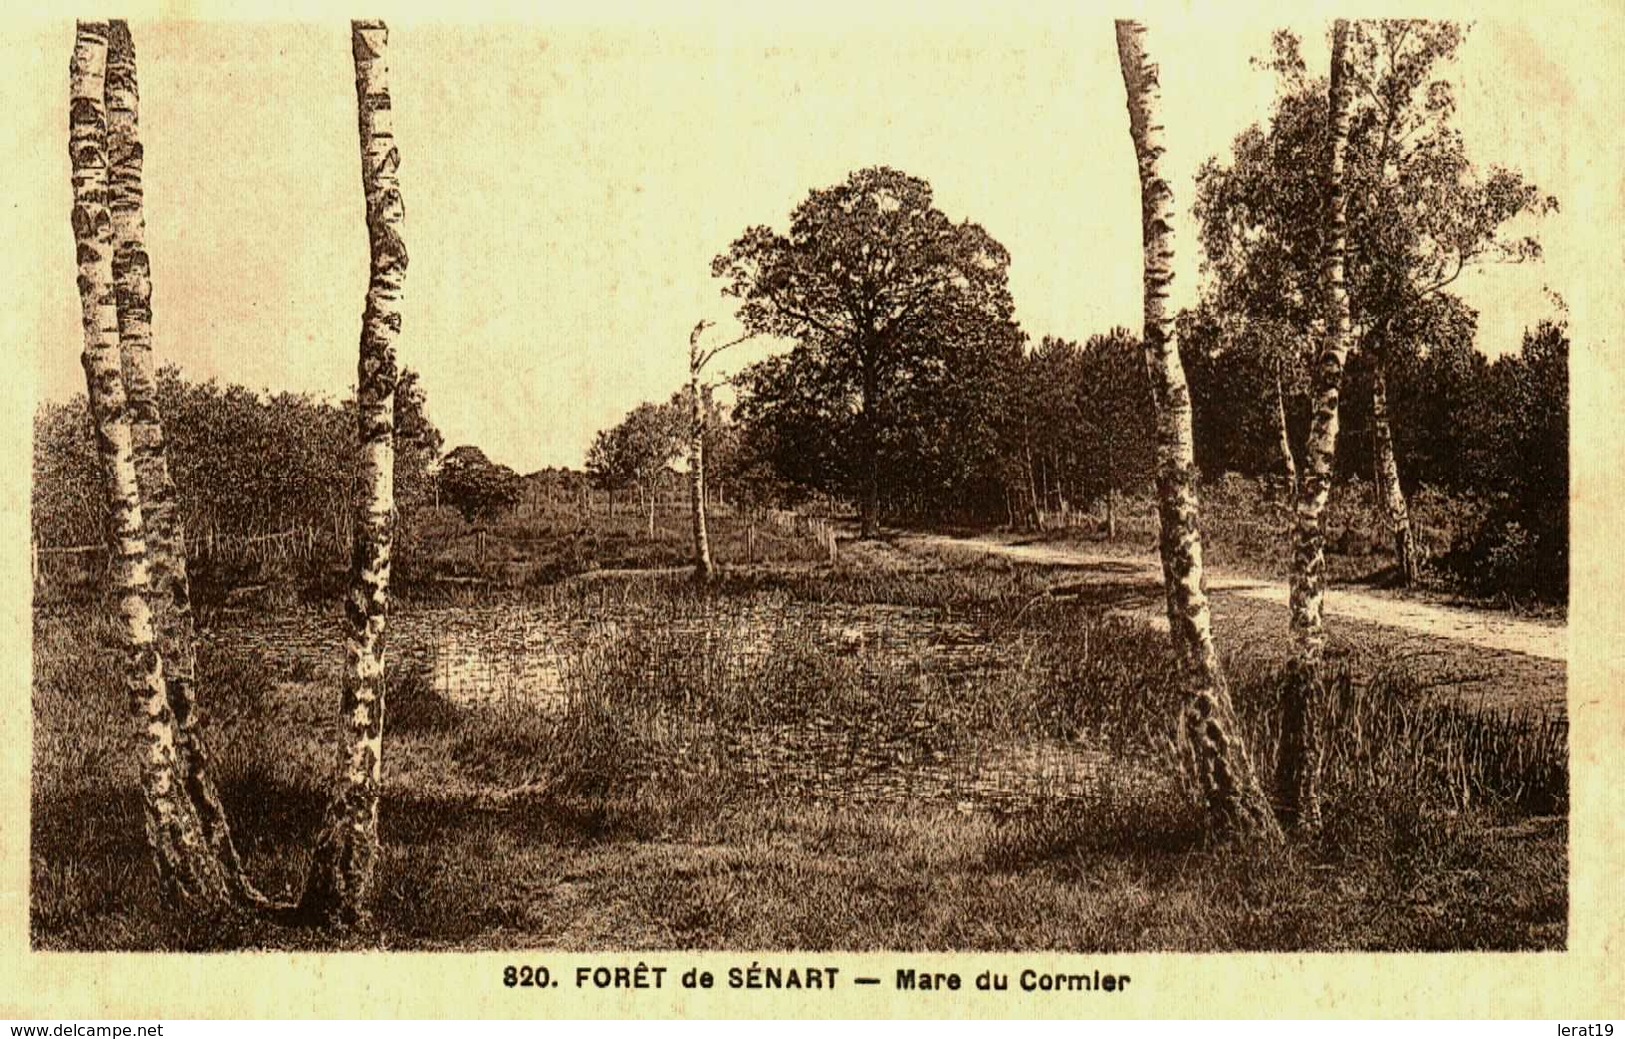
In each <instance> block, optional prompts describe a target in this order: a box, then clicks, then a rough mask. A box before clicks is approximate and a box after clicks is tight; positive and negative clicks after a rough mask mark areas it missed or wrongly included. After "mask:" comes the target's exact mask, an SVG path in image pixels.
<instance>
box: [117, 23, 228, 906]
mask: <svg viewBox="0 0 1625 1039" xmlns="http://www.w3.org/2000/svg"><path fill="white" fill-rule="evenodd" d="M108 33H109V40H108V52H107V81H106V97H107V151H108V162H109V170H108V188H109V199H108V207H109V209H110V211H111V214H112V221H113V243H114V244H113V281H114V285H115V295H116V298H117V301H118V326H119V353H120V356H121V361H122V373H123V379H124V387H125V393H126V397H127V401H128V409H129V422H130V439H131V446H132V454H133V461H134V464H135V473H136V481H137V484H138V486H139V489H140V494H141V505H142V519H143V521H144V525H145V531H146V542H147V557H148V559H149V560H150V562H151V583H152V594H151V597H150V598H151V603H152V615H153V626H154V633H155V636H156V642H157V646H158V654H159V656H160V657H161V658H162V660H163V665H164V678H165V686H166V691H167V694H168V697H169V708H170V711H171V713H172V714H173V715H174V718H175V756H176V760H177V762H178V765H179V771H180V776H181V781H182V785H183V787H184V789H185V792H186V795H187V797H188V798H189V799H190V800H191V802H192V806H193V809H194V810H195V811H196V812H197V816H198V820H199V822H200V823H201V825H202V827H203V834H204V838H205V840H206V842H207V843H208V845H209V848H210V849H211V850H212V852H213V853H214V855H215V856H216V857H218V858H219V860H220V865H221V868H222V869H223V871H224V876H225V878H226V881H227V883H228V884H230V885H231V886H232V889H233V892H234V894H236V895H237V896H238V897H241V898H244V899H246V900H249V901H258V900H259V893H258V892H257V891H255V890H254V888H253V885H252V884H250V883H249V882H248V879H247V877H246V876H245V875H244V873H243V868H242V862H241V860H240V858H239V856H238V854H237V848H236V845H235V844H234V843H233V841H232V838H231V826H230V824H229V822H228V821H227V818H226V811H225V808H224V807H223V806H222V805H221V803H220V796H219V794H218V793H217V792H216V791H215V785H214V777H213V773H212V772H211V771H210V767H209V750H208V746H207V743H206V741H205V739H204V730H203V719H202V715H201V712H200V711H199V709H198V705H197V693H196V680H197V646H196V637H195V633H194V629H193V620H192V594H191V587H190V584H189V582H188V580H187V573H186V536H185V530H184V527H183V525H182V522H181V516H180V510H179V508H178V507H177V503H176V499H175V482H174V480H173V479H172V478H171V477H170V474H169V462H168V459H167V457H166V454H165V449H164V427H163V417H162V415H161V414H160V412H159V408H158V385H157V377H156V375H155V373H154V370H153V368H154V365H153V351H152V281H151V265H150V263H149V260H148V257H147V248H146V219H145V216H144V214H143V206H142V202H143V192H142V186H141V167H142V159H143V153H142V147H141V134H140V109H139V104H140V92H139V88H138V85H137V80H136V60H135V42H134V40H133V39H132V38H131V36H130V27H129V24H128V23H127V22H125V21H123V20H121V19H115V20H114V21H112V22H111V23H110V24H109V27H108Z"/></svg>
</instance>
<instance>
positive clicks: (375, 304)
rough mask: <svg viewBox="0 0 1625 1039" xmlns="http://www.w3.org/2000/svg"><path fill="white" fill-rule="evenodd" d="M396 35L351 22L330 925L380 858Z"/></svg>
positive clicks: (314, 890)
mask: <svg viewBox="0 0 1625 1039" xmlns="http://www.w3.org/2000/svg"><path fill="white" fill-rule="evenodd" d="M388 45H389V30H388V29H387V28H386V27H385V25H384V23H383V22H382V21H353V22H351V23H350V49H351V53H352V55H353V57H354V59H355V92H356V107H357V126H358V129H359V132H360V142H361V180H362V187H363V189H364V190H365V192H366V197H367V238H368V242H369V245H370V247H371V254H372V271H371V278H370V280H369V282H368V285H367V303H366V309H365V311H364V312H363V314H362V318H361V347H360V360H359V362H358V364H357V370H356V403H357V408H356V413H357V431H358V434H359V439H358V447H359V454H360V457H359V459H358V462H359V465H358V472H357V480H356V498H355V512H356V522H355V531H354V551H353V554H352V557H351V572H350V591H349V594H348V596H347V598H346V600H345V609H344V612H345V622H346V630H345V669H344V684H343V690H342V693H341V696H340V710H339V748H338V762H337V774H336V775H335V777H334V782H335V790H334V796H333V800H332V803H331V804H330V805H329V807H328V811H327V819H326V821H325V822H324V824H323V828H322V832H321V833H320V835H319V836H318V837H317V840H316V848H315V851H314V853H313V856H312V862H311V872H310V878H309V880H308V881H307V883H306V887H305V895H304V901H303V906H304V908H305V910H306V911H307V912H309V913H311V914H313V915H315V916H318V917H321V918H324V919H325V920H326V921H328V922H329V923H333V924H337V925H341V926H348V925H353V924H359V923H362V922H364V921H365V919H366V917H367V915H368V914H367V897H368V893H369V890H370V888H371V885H372V878H373V873H374V871H375V869H376V866H377V861H378V797H379V790H380V787H381V785H382V777H383V772H382V751H383V732H384V627H385V618H386V615H387V613H388V604H389V563H390V547H391V540H392V539H393V536H394V524H395V488H394V482H393V469H394V466H393V460H394V453H395V452H394V446H395V383H396V378H397V370H396V364H395V338H396V336H397V335H398V334H399V333H400V330H401V311H400V302H401V291H402V285H403V283H404V281H405V276H406V264H407V256H406V246H405V244H404V243H403V242H402V240H401V227H402V224H403V223H404V221H405V216H406V212H405V207H404V205H403V203H402V200H401V192H400V185H399V182H398V180H397V177H396V171H397V169H398V168H399V166H400V153H399V151H397V149H396V146H395V134H394V121H393V119H392V113H391V109H390V95H389V64H388V58H387V55H388Z"/></svg>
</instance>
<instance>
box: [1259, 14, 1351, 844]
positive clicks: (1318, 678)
mask: <svg viewBox="0 0 1625 1039" xmlns="http://www.w3.org/2000/svg"><path fill="white" fill-rule="evenodd" d="M1348 28H1349V26H1348V22H1347V21H1345V20H1343V19H1338V20H1337V22H1336V23H1335V24H1334V25H1333V27H1332V70H1331V87H1330V90H1329V91H1328V96H1327V108H1328V116H1327V119H1328V122H1329V123H1330V127H1331V145H1332V147H1331V157H1330V160H1329V162H1328V165H1327V169H1326V208H1325V221H1326V234H1325V249H1326V252H1325V256H1324V257H1323V263H1324V267H1325V273H1324V277H1325V279H1326V297H1327V308H1328V309H1327V313H1326V338H1325V340H1324V341H1323V342H1322V344H1321V348H1320V355H1319V357H1318V358H1316V361H1315V369H1314V400H1315V410H1314V416H1313V418H1312V420H1311V422H1310V427H1309V440H1308V443H1307V444H1306V445H1305V457H1304V463H1303V469H1302V473H1301V476H1300V478H1299V481H1298V496H1297V504H1296V508H1295V510H1294V524H1293V536H1292V580H1291V594H1290V597H1289V598H1290V602H1289V606H1290V611H1291V627H1292V635H1293V642H1294V649H1295V651H1296V654H1297V659H1296V664H1295V667H1294V674H1293V675H1292V677H1291V679H1290V680H1289V681H1288V683H1287V689H1286V693H1285V697H1284V699H1283V701H1282V711H1281V757H1280V761H1279V763H1278V769H1277V780H1278V783H1277V785H1278V786H1279V788H1280V793H1281V797H1282V801H1283V804H1282V814H1283V815H1285V816H1286V817H1287V819H1288V821H1289V822H1291V823H1292V824H1294V825H1296V826H1297V827H1298V828H1300V829H1304V830H1313V829H1314V828H1315V827H1317V826H1318V825H1319V824H1320V790H1319V787H1320V759H1321V733H1320V724H1319V715H1318V711H1319V705H1320V700H1321V698H1322V696H1323V694H1324V682H1325V676H1324V675H1323V674H1322V667H1323V664H1324V661H1325V653H1326V626H1325V622H1324V619H1323V617H1322V605H1323V600H1324V597H1325V587H1324V580H1325V570H1326V501H1327V499H1328V498H1329V497H1330V496H1331V487H1332V465H1333V462H1334V461H1335V460H1336V452H1337V425H1338V410H1339V409H1338V398H1339V395H1340V393H1341V392H1342V384H1343V367H1344V363H1345V362H1346V361H1347V359H1348V352H1349V329H1350V317H1349V294H1348V284H1347V281H1346V279H1345V277H1344V269H1343V268H1344V262H1345V256H1346V253H1347V249H1348V196H1347V189H1346V186H1345V184H1344V183H1343V169H1344V164H1345V162H1346V154H1347V151H1348V135H1349V103H1348V102H1349V97H1348V95H1349V76H1348V57H1347V54H1348Z"/></svg>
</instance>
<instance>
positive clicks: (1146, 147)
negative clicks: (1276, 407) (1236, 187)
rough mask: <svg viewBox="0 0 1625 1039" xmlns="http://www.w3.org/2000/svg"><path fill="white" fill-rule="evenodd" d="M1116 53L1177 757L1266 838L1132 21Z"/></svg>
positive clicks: (1146, 59)
mask: <svg viewBox="0 0 1625 1039" xmlns="http://www.w3.org/2000/svg"><path fill="white" fill-rule="evenodd" d="M1117 53H1118V58H1119V61H1120V63H1121V65H1122V71H1123V85H1124V87H1125V88H1126V90H1127V93H1128V112H1129V133H1130V135H1131V137H1132V138H1133V141H1134V153H1135V156H1136V158H1137V159H1138V162H1139V171H1140V221H1141V230H1142V236H1143V241H1144V252H1145V329H1144V333H1143V337H1142V341H1143V344H1144V349H1145V361H1146V371H1147V373H1148V375H1149V376H1150V382H1151V396H1152V400H1153V404H1154V410H1155V412H1156V458H1157V463H1156V469H1157V473H1156V483H1157V515H1158V518H1159V520H1160V521H1161V532H1160V535H1159V548H1160V551H1161V556H1162V570H1163V580H1164V584H1165V586H1166V589H1167V608H1168V628H1169V635H1170V637H1171V639H1172V641H1173V648H1174V653H1175V655H1176V657H1177V658H1178V660H1179V663H1180V668H1181V671H1182V673H1183V675H1184V680H1185V682H1186V685H1187V695H1186V697H1185V703H1184V706H1183V708H1182V710H1181V713H1180V720H1179V736H1180V741H1181V745H1182V748H1183V752H1184V754H1185V756H1186V764H1187V766H1188V767H1189V769H1190V770H1191V773H1192V776H1193V778H1194V780H1195V782H1196V785H1197V789H1198V792H1199V793H1200V795H1201V796H1202V798H1203V800H1204V801H1205V803H1206V806H1207V810H1208V814H1209V817H1210V818H1211V820H1212V821H1213V823H1214V825H1215V826H1216V828H1218V829H1219V830H1220V831H1221V832H1224V833H1227V834H1230V835H1233V836H1236V837H1238V838H1242V839H1247V840H1262V841H1275V840H1278V839H1279V838H1280V827H1279V825H1278V824H1277V822H1276V819H1275V813H1274V811H1273V810H1272V809H1271V807H1270V804H1269V801H1268V800H1267V799H1266V798H1265V796H1264V792H1263V790H1262V788H1261V787H1260V786H1259V783H1258V778H1257V776H1256V775H1255V774H1254V772H1253V765H1252V760H1251V758H1250V757H1249V756H1248V753H1247V747H1246V743H1245V742H1244V740H1243V739H1242V733H1241V727H1240V725H1239V724H1238V723H1237V720H1236V716H1235V711H1234V710H1233V708H1232V707H1231V703H1230V694H1229V691H1228V690H1227V689H1226V687H1225V682H1224V675H1223V674H1222V672H1221V669H1220V667H1219V655H1218V651H1217V649H1216V648H1215V646H1214V641H1213V629H1212V618H1211V614H1210V612H1209V609H1208V600H1207V592H1206V587H1205V582H1204V579H1203V570H1202V536H1201V532H1200V531H1199V530H1198V528H1197V500H1196V460H1195V449H1194V444H1193V441H1192V436H1191V403H1190V390H1189V388H1188V387H1187V385H1186V383H1185V372H1184V368H1183V367H1182V365H1181V364H1180V359H1179V351H1178V347H1177V344H1176V342H1175V329H1174V316H1173V312H1172V310H1171V307H1170V305H1169V300H1168V293H1169V286H1170V284H1171V283H1172V282H1173V260H1174V233H1173V213H1174V197H1173V189H1172V188H1171V187H1170V186H1169V184H1168V180H1167V177H1166V175H1165V173H1164V171H1163V168H1162V158H1163V154H1164V151H1165V145H1164V141H1163V134H1164V130H1163V125H1162V121H1161V112H1160V109H1161V100H1162V97H1161V95H1162V91H1161V86H1160V81H1159V69H1158V66H1157V65H1156V64H1155V63H1154V62H1153V61H1152V59H1151V57H1150V55H1149V53H1148V52H1147V49H1146V31H1145V28H1144V26H1142V25H1140V24H1139V23H1138V22H1132V21H1118V22H1117Z"/></svg>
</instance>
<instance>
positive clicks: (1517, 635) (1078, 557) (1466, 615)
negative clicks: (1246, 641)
mask: <svg viewBox="0 0 1625 1039" xmlns="http://www.w3.org/2000/svg"><path fill="white" fill-rule="evenodd" d="M899 544H900V545H901V546H903V547H907V546H909V545H917V546H919V547H921V548H929V549H949V550H957V551H969V552H981V553H984V554H987V555H994V556H1000V557H1003V558H1006V559H1014V560H1018V561H1020V562H1025V563H1039V564H1044V565H1048V566H1064V567H1073V568H1078V569H1079V570H1080V571H1082V572H1083V574H1082V576H1083V577H1084V579H1085V580H1090V579H1091V578H1093V579H1099V580H1101V581H1103V582H1104V581H1110V582H1112V583H1122V584H1127V583H1132V584H1135V585H1139V584H1142V583H1143V584H1145V585H1147V586H1148V587H1149V588H1150V589H1151V590H1152V594H1153V595H1155V589H1156V587H1157V586H1158V585H1159V584H1160V583H1161V581H1162V574H1161V571H1160V570H1159V569H1158V567H1157V565H1156V563H1155V562H1154V561H1153V560H1150V559H1144V558H1135V557H1132V556H1111V555H1105V554H1101V553H1097V552H1091V551H1090V550H1089V549H1087V548H1081V547H1078V546H1072V545H1011V544H1006V543H1004V542H1001V541H997V540H993V539H991V538H957V537H948V536H945V535H938V534H916V535H907V536H905V537H903V538H901V539H899ZM1208 591H1209V592H1212V593H1215V594H1217V595H1235V596H1240V597H1242V598H1246V599H1257V600H1261V601H1264V602H1271V603H1276V604H1277V605H1280V606H1282V607H1284V606H1286V602H1287V587H1286V585H1285V584H1283V583H1280V582H1276V581H1268V580H1261V579H1258V578H1252V577H1242V576H1239V575H1236V574H1231V573H1227V572H1226V571H1224V570H1217V571H1209V574H1208ZM1326 613H1327V615H1328V616H1332V617H1345V618H1349V619H1351V620H1357V621H1363V622H1365V623H1367V624H1375V625H1381V626H1385V627H1390V628H1399V629H1402V630H1404V631H1407V632H1413V633H1415V634H1419V635H1427V636H1431V637H1433V638H1440V639H1449V640H1451V641H1455V642H1464V643H1467V644H1469V645H1473V646H1478V647H1480V648H1482V649H1493V650H1502V651H1505V652H1509V653H1522V654H1524V655H1526V656H1531V657H1538V658H1540V659H1542V660H1555V661H1559V662H1567V660H1568V628H1567V626H1566V625H1564V624H1561V623H1554V622H1548V621H1532V620H1525V619H1522V618H1517V617H1510V616H1507V615H1505V614H1501V613H1495V612H1491V611H1488V610H1473V609H1467V608H1464V607H1456V606H1441V605H1437V604H1434V603H1427V602H1419V601H1417V600H1414V599H1407V598H1404V597H1402V596H1400V595H1395V594H1387V593H1383V592H1377V591H1371V590H1368V589H1353V588H1331V589H1329V590H1328V591H1327V593H1326Z"/></svg>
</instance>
